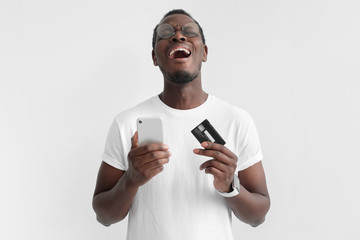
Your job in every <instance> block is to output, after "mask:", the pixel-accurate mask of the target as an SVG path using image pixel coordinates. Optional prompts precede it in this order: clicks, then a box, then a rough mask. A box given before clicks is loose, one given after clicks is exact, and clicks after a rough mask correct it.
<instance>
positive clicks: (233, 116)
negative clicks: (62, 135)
mask: <svg viewBox="0 0 360 240" xmlns="http://www.w3.org/2000/svg"><path fill="white" fill-rule="evenodd" d="M207 54H208V48H207V46H206V45H205V38H204V35H203V32H202V29H201V27H200V25H199V24H198V23H197V22H196V21H195V20H194V19H193V18H192V17H191V16H190V15H189V14H188V13H186V12H185V11H183V10H173V11H170V12H169V13H168V14H166V15H165V16H164V18H163V19H162V20H161V22H160V23H159V24H158V25H157V26H156V28H155V30H154V38H153V51H152V58H153V62H154V65H155V66H159V68H160V70H161V72H162V74H163V76H164V89H163V92H162V93H160V94H159V95H158V96H154V97H152V98H150V99H149V100H147V101H145V102H143V103H140V104H139V105H137V106H135V107H133V108H131V109H128V110H126V111H124V112H122V113H120V114H118V115H117V116H116V118H115V120H114V122H113V124H112V126H111V128H110V131H109V135H108V138H107V142H106V146H105V151H104V154H103V156H102V160H103V162H102V164H101V167H100V170H99V174H98V179H97V184H96V189H95V193H94V198H93V207H94V210H95V212H96V214H97V219H98V221H99V222H100V223H102V224H104V225H106V226H109V225H111V224H113V223H116V222H118V221H121V220H122V219H124V218H125V217H126V216H127V214H129V222H128V232H127V239H131V240H133V239H141V240H145V239H157V240H159V239H160V240H161V239H166V240H169V239H170V240H172V239H182V240H183V239H233V236H232V230H231V212H233V213H234V214H235V216H236V217H237V218H239V219H240V220H242V221H243V222H245V223H248V224H250V225H252V226H257V225H259V224H261V223H262V222H263V221H264V219H265V215H266V213H267V211H268V210H269V207H270V198H269V194H268V191H267V187H266V181H265V174H264V170H263V167H262V163H261V160H262V153H261V148H260V143H259V140H258V135H257V131H256V128H255V125H254V122H253V120H252V118H251V116H250V115H249V114H248V113H247V112H246V111H244V110H242V109H239V108H237V107H234V106H232V105H230V104H228V103H226V102H224V101H222V100H220V99H218V98H216V97H214V96H212V95H210V94H207V93H206V92H204V91H203V89H202V85H201V65H202V62H205V61H206V60H207ZM151 116H157V117H161V118H162V120H163V122H164V144H148V145H144V146H139V144H138V135H137V132H136V119H137V118H139V117H151ZM204 119H208V120H209V121H210V122H211V123H212V125H213V126H214V127H215V128H216V129H217V131H218V132H219V133H220V135H221V136H222V137H223V138H224V140H225V141H226V144H225V145H221V144H217V143H212V142H203V143H202V144H201V146H202V147H200V148H199V146H200V145H199V143H198V142H197V140H196V139H195V137H194V136H193V135H192V134H191V130H192V129H193V128H194V127H196V126H197V125H198V124H199V123H201V122H202V121H203V120H204ZM239 182H240V183H239ZM234 184H235V185H234Z"/></svg>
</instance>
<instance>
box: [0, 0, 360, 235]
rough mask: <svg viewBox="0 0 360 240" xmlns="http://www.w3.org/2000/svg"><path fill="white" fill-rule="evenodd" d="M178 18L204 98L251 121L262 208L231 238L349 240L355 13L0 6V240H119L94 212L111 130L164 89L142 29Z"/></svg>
mask: <svg viewBox="0 0 360 240" xmlns="http://www.w3.org/2000/svg"><path fill="white" fill-rule="evenodd" d="M174 8H184V9H185V10H187V11H189V12H190V13H191V14H192V15H193V16H194V18H195V19H197V20H198V21H199V23H200V24H201V25H202V27H203V29H204V33H205V36H206V40H207V44H208V47H209V55H208V62H206V63H204V64H203V69H202V74H203V85H204V89H205V90H206V91H207V92H209V93H211V94H214V95H216V96H217V97H219V98H222V99H224V100H227V101H229V102H230V103H232V104H234V105H237V106H239V107H242V108H244V109H246V110H247V111H249V112H250V113H251V114H252V116H253V117H254V119H255V122H256V125H257V128H258V131H259V135H260V140H261V143H262V148H263V154H264V160H263V164H264V167H265V171H266V176H267V183H268V188H269V191H270V194H271V199H272V205H271V209H270V212H269V213H268V215H267V219H266V221H265V223H264V224H263V225H261V226H259V227H258V228H252V227H250V226H248V225H246V224H244V223H242V222H240V221H239V220H237V219H236V218H235V217H234V219H233V229H234V235H235V239H293V240H296V239H301V240H304V239H340V238H341V239H359V238H360V234H359V230H358V229H359V228H358V218H359V216H358V214H359V213H360V211H359V210H360V209H359V205H358V204H359V202H360V197H359V193H358V186H357V185H358V183H359V180H360V178H359V174H358V167H359V164H358V162H359V154H360V148H359V146H358V145H359V135H360V111H359V102H360V97H359V95H360V85H359V80H360V70H359V66H360V44H359V43H360V31H359V26H360V15H359V12H360V2H359V1H355V0H353V1H350V0H338V1H335V0H311V1H310V0H303V1H280V0H274V1H266V0H262V1H250V0H247V1H222V2H221V3H220V1H205V0H204V1H192V0H186V1H168V0H157V1H156V0H154V1H115V0H103V1H95V0H71V1H70V0H62V1H60V0H53V1H35V0H33V1H3V0H1V2H0V31H1V32H0V34H1V37H0V82H1V85H0V158H1V168H0V184H1V198H0V201H1V202H0V207H1V211H0V212H1V220H0V221H1V225H0V226H1V227H0V228H1V231H0V238H1V239H125V236H126V227H127V221H126V220H125V221H122V222H120V223H117V224H114V225H112V226H111V227H104V226H102V225H101V224H99V223H98V222H97V221H96V219H95V213H94V212H93V210H92V206H91V201H92V194H93V190H94V186H95V181H96V176H97V171H98V168H99V166H100V163H101V159H100V155H101V153H102V151H103V148H104V143H105V138H106V135H107V132H108V129H109V127H110V124H111V122H112V120H113V117H114V116H115V115H116V114H117V113H118V112H120V111H122V110H125V109H127V108H129V107H132V106H134V105H135V104H137V103H139V102H140V101H143V100H145V99H147V98H149V97H151V96H153V95H156V94H158V93H160V92H161V91H162V84H163V80H162V75H161V73H160V71H159V69H158V68H156V67H154V66H153V64H152V59H151V50H152V48H151V40H152V31H153V28H154V27H155V25H156V24H157V23H158V22H159V21H160V19H161V18H162V16H163V15H164V14H165V13H166V12H167V11H169V10H171V9H174Z"/></svg>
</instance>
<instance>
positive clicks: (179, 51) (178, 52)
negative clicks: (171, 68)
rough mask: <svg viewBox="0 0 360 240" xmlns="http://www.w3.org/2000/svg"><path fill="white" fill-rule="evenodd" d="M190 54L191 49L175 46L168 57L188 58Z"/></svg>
mask: <svg viewBox="0 0 360 240" xmlns="http://www.w3.org/2000/svg"><path fill="white" fill-rule="evenodd" d="M190 55H191V51H190V50H189V49H187V48H184V47H177V48H174V49H172V50H171V51H170V53H169V57H170V58H188V57H189V56H190Z"/></svg>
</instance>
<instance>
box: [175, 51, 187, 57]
mask: <svg viewBox="0 0 360 240" xmlns="http://www.w3.org/2000/svg"><path fill="white" fill-rule="evenodd" d="M189 56H190V55H188V54H186V52H184V51H177V52H175V53H174V58H187V57H189Z"/></svg>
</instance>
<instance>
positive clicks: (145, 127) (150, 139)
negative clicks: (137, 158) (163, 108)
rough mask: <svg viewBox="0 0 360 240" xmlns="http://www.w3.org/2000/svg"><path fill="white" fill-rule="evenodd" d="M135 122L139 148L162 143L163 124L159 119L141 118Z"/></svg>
mask: <svg viewBox="0 0 360 240" xmlns="http://www.w3.org/2000/svg"><path fill="white" fill-rule="evenodd" d="M136 122H137V131H138V137H139V138H138V143H139V146H140V145H146V144H150V143H163V142H164V135H163V122H162V119H161V118H160V117H141V118H138V119H137V120H136Z"/></svg>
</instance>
